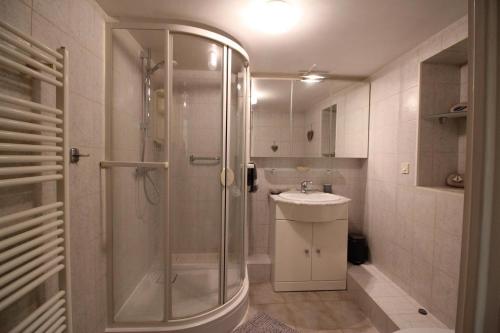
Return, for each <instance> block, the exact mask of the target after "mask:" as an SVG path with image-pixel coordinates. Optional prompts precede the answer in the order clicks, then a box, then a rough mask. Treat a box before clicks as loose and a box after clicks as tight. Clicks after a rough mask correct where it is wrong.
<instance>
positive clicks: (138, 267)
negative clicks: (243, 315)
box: [101, 23, 249, 327]
mask: <svg viewBox="0 0 500 333" xmlns="http://www.w3.org/2000/svg"><path fill="white" fill-rule="evenodd" d="M106 42H107V70H106V73H107V74H106V75H107V79H106V82H107V85H108V86H107V95H106V99H107V102H106V103H107V118H106V130H107V132H106V161H103V162H102V163H101V166H103V168H104V170H105V181H106V201H105V203H104V204H105V207H106V209H105V211H106V222H107V223H106V225H107V231H108V232H107V234H108V237H107V241H108V243H109V244H108V245H109V246H108V249H109V252H110V254H109V260H108V273H109V274H108V275H109V283H108V286H109V288H108V304H109V306H108V309H109V311H108V312H109V313H110V316H109V318H110V325H111V326H115V327H123V326H127V325H128V326H131V327H136V326H137V325H142V326H146V327H149V326H155V325H156V326H164V327H169V326H172V325H178V324H179V323H190V322H195V321H196V319H200V318H201V319H203V320H206V319H207V318H209V317H208V316H209V315H210V314H213V313H216V312H217V311H219V310H220V311H222V310H223V309H224V307H225V306H228V305H230V304H232V303H235V302H236V300H237V299H243V298H245V299H246V295H242V293H243V292H244V290H245V288H244V287H245V285H246V284H247V282H246V265H245V251H244V249H245V246H244V244H245V232H244V231H245V228H244V225H245V223H244V222H245V209H246V206H245V202H246V153H245V128H246V127H245V126H246V125H245V121H246V114H247V112H248V110H249V78H248V77H249V69H248V57H247V55H246V53H245V51H244V50H243V49H242V48H241V47H240V46H239V45H238V44H237V43H235V42H234V41H232V40H231V39H229V38H227V37H225V36H222V35H219V34H216V33H214V32H210V31H207V30H204V29H199V28H194V27H189V26H184V25H168V24H150V23H148V24H137V23H134V24H125V23H110V24H109V25H108V27H107V40H106ZM243 296H244V297H243ZM129 324H130V325H129Z"/></svg>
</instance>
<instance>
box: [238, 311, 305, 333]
mask: <svg viewBox="0 0 500 333" xmlns="http://www.w3.org/2000/svg"><path fill="white" fill-rule="evenodd" d="M233 333H299V332H298V331H296V330H294V329H293V328H290V327H288V326H286V325H285V324H283V323H282V322H280V321H278V320H276V319H274V318H272V317H269V316H268V315H267V314H265V313H263V312H260V313H258V314H256V315H255V317H253V318H252V319H250V320H249V321H247V322H246V323H244V324H243V325H241V326H240V327H238V328H237V329H235V330H234V331H233Z"/></svg>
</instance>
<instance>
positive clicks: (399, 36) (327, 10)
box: [97, 0, 467, 75]
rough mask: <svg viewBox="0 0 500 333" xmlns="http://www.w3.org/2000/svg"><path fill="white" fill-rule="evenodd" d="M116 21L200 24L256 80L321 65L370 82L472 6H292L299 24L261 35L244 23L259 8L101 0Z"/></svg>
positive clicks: (369, 1) (432, 1)
mask: <svg viewBox="0 0 500 333" xmlns="http://www.w3.org/2000/svg"><path fill="white" fill-rule="evenodd" d="M97 1H98V3H99V4H100V5H101V6H102V8H103V9H104V10H105V11H106V12H107V13H108V14H109V15H111V16H116V17H119V16H127V17H147V18H157V19H158V18H159V19H180V20H189V21H195V22H199V23H201V24H206V25H209V26H212V27H214V28H217V29H220V30H223V31H225V32H227V33H228V34H230V35H232V36H234V37H235V38H236V39H237V40H238V41H239V42H240V43H241V44H242V45H243V47H244V48H245V49H246V50H247V52H248V53H249V55H250V64H251V68H252V71H254V72H285V73H294V72H298V71H300V70H306V69H308V68H309V67H310V66H311V65H312V64H317V69H320V70H327V71H329V72H331V73H334V74H345V75H369V74H372V73H373V72H374V71H376V70H377V69H378V68H380V67H381V66H383V65H384V64H386V63H388V62H390V61H391V60H393V59H394V58H396V57H397V56H399V55H401V54H402V53H404V52H405V51H407V50H409V49H411V48H412V47H413V46H415V45H417V44H418V43H420V42H422V41H424V40H425V39H426V38H428V37H429V36H431V35H432V34H434V33H436V32H437V31H439V30H441V29H443V28H444V27H446V26H448V25H449V24H451V23H452V22H454V21H455V20H457V19H459V18H460V17H462V16H464V15H465V14H466V13H467V0H287V1H288V2H290V3H291V4H293V5H294V6H298V7H299V8H300V12H301V18H300V20H299V22H298V23H297V24H296V25H295V26H294V27H293V28H292V29H291V30H290V31H288V32H286V33H283V34H279V35H271V34H266V33H263V32H258V31H256V30H254V29H252V27H250V26H249V25H248V24H247V22H246V21H245V20H244V19H243V16H244V13H245V9H246V8H248V5H249V3H250V1H255V0H141V1H137V0H97Z"/></svg>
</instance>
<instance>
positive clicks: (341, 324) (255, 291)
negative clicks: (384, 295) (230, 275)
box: [247, 283, 378, 333]
mask: <svg viewBox="0 0 500 333" xmlns="http://www.w3.org/2000/svg"><path fill="white" fill-rule="evenodd" d="M257 312H265V313H267V314H268V315H270V316H271V317H273V318H275V319H277V320H280V321H281V322H283V323H285V324H287V325H288V326H290V327H293V328H295V329H296V330H298V331H299V332H304V333H312V332H316V333H378V331H377V330H376V329H375V328H374V327H373V325H372V324H371V322H370V320H369V319H368V318H367V317H366V316H365V315H364V313H363V312H361V310H360V309H359V308H358V307H357V306H356V304H354V303H353V302H352V301H351V300H350V298H349V296H348V294H347V292H345V291H316V292H279V293H277V292H274V291H273V289H272V287H271V284H270V283H257V284H251V285H250V310H249V313H248V317H247V318H252V317H253V316H254V315H255V314H256V313H257Z"/></svg>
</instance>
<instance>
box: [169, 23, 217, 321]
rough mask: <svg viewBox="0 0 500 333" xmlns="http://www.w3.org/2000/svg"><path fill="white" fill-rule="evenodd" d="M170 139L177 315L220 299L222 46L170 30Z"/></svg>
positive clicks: (205, 308)
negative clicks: (172, 32) (171, 32)
mask: <svg viewBox="0 0 500 333" xmlns="http://www.w3.org/2000/svg"><path fill="white" fill-rule="evenodd" d="M171 40H172V41H171V45H172V51H173V56H172V57H173V58H172V59H171V60H170V62H171V67H170V68H171V72H172V75H171V80H172V82H171V83H172V100H171V112H170V138H169V149H170V151H169V155H170V158H169V160H170V164H169V221H170V222H169V226H170V227H169V229H170V230H169V232H170V251H171V254H170V267H171V270H170V274H169V275H170V291H171V292H170V295H171V317H172V318H184V317H188V316H192V315H195V314H199V313H202V312H206V311H208V310H211V309H213V308H215V307H217V306H218V305H219V304H221V298H220V295H221V293H220V290H221V288H220V287H221V280H222V274H221V269H220V267H221V259H220V258H221V251H222V247H221V244H222V237H221V235H222V234H223V228H222V226H223V225H222V221H223V217H224V214H223V213H224V200H223V199H224V197H223V195H224V187H223V186H222V183H221V173H222V172H223V167H224V165H223V164H224V163H223V162H224V149H223V147H224V145H223V133H224V109H223V105H224V96H225V95H224V94H223V89H224V79H223V78H224V73H225V71H224V62H223V59H224V57H223V55H224V48H223V47H222V46H221V45H219V44H217V43H215V42H213V41H210V40H208V39H205V38H202V37H197V36H194V35H188V34H181V33H175V34H172V38H171Z"/></svg>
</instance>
